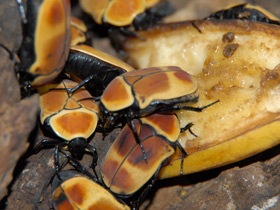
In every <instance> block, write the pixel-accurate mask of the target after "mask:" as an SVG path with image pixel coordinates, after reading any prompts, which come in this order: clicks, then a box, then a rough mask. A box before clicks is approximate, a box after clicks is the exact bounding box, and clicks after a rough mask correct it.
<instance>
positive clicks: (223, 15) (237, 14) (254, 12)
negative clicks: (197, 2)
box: [205, 4, 280, 25]
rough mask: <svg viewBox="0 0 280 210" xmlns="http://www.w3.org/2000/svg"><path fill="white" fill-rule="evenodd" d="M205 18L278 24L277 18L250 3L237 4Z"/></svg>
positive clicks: (279, 23)
mask: <svg viewBox="0 0 280 210" xmlns="http://www.w3.org/2000/svg"><path fill="white" fill-rule="evenodd" d="M205 19H207V20H213V19H214V20H215V19H218V20H224V19H242V20H249V21H252V22H264V23H270V24H276V25H280V22H279V19H278V18H277V17H276V16H274V15H272V14H271V13H270V12H268V11H267V10H265V9H263V8H262V7H259V6H255V5H252V4H237V5H233V6H229V7H228V8H226V9H224V10H221V11H218V12H215V13H213V14H211V15H209V16H208V17H207V18H205Z"/></svg>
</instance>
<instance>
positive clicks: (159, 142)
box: [101, 113, 192, 200]
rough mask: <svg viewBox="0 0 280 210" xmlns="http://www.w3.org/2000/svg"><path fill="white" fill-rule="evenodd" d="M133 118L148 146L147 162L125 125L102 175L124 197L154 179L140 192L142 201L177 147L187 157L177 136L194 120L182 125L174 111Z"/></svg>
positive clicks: (109, 154)
mask: <svg viewBox="0 0 280 210" xmlns="http://www.w3.org/2000/svg"><path fill="white" fill-rule="evenodd" d="M133 121H134V124H135V128H136V130H137V134H138V136H139V139H140V142H141V144H142V145H143V146H144V148H145V151H146V155H147V162H145V160H144V158H143V155H142V151H141V148H140V147H139V145H137V143H136V141H135V137H134V135H133V131H132V129H131V128H130V127H129V126H128V125H125V126H124V128H123V129H122V130H121V132H120V134H119V136H118V137H117V139H116V140H115V141H114V143H113V144H112V146H111V147H110V149H109V151H108V153H107V155H106V157H105V160H104V162H103V164H102V169H101V175H102V179H103V182H104V184H105V185H106V186H107V187H108V188H109V189H110V190H111V191H112V192H113V193H115V194H117V196H119V197H121V198H124V199H125V198H128V197H131V196H132V195H133V194H135V193H136V192H137V191H139V190H140V189H141V188H144V186H146V185H147V183H149V182H151V184H150V185H149V186H148V187H147V188H144V191H143V193H141V197H140V198H139V199H140V200H141V199H143V196H145V195H146V194H147V191H148V190H149V189H150V188H151V187H152V186H153V182H154V180H155V178H156V176H157V174H158V172H159V170H160V168H161V166H162V165H163V164H164V163H165V162H166V161H167V160H168V159H169V158H170V157H171V156H172V155H173V154H174V152H175V150H176V147H179V149H180V150H181V151H182V154H183V155H182V161H183V159H184V157H186V156H187V153H186V152H185V150H184V149H183V148H182V146H181V144H180V143H179V142H178V138H179V135H180V133H182V132H185V131H186V130H190V127H191V126H192V123H189V124H187V125H186V126H185V127H184V128H180V123H179V119H178V118H177V116H176V115H175V114H173V113H156V114H152V115H149V116H146V117H142V118H138V119H134V120H133ZM181 171H182V170H181Z"/></svg>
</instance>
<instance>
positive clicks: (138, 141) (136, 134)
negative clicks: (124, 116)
mask: <svg viewBox="0 0 280 210" xmlns="http://www.w3.org/2000/svg"><path fill="white" fill-rule="evenodd" d="M127 124H128V126H129V128H130V129H131V130H132V133H133V136H134V138H135V140H136V143H137V144H138V145H139V146H140V147H141V149H142V153H143V158H144V160H145V162H146V163H148V160H147V155H146V152H145V149H144V146H143V144H142V143H141V140H140V139H139V135H138V133H137V130H136V127H135V124H134V120H132V119H128V120H127Z"/></svg>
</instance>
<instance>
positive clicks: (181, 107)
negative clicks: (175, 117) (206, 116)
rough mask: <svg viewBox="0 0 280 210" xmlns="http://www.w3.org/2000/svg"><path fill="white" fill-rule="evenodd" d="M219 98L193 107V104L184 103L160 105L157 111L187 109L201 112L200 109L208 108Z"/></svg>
mask: <svg viewBox="0 0 280 210" xmlns="http://www.w3.org/2000/svg"><path fill="white" fill-rule="evenodd" d="M219 101H220V100H217V101H214V102H212V103H210V104H207V105H205V106H203V107H193V106H184V105H173V106H166V107H162V108H160V109H159V110H157V111H158V112H167V111H176V110H188V111H194V112H202V110H204V109H206V108H208V107H209V106H212V105H214V104H216V103H218V102H219Z"/></svg>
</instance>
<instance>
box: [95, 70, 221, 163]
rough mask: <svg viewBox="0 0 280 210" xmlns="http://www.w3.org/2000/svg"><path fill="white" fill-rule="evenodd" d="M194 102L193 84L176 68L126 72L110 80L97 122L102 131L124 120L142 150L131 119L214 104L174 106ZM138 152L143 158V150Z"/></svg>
mask: <svg viewBox="0 0 280 210" xmlns="http://www.w3.org/2000/svg"><path fill="white" fill-rule="evenodd" d="M197 101H198V95H197V81H196V80H195V78H194V77H193V76H191V75H190V74H188V73H187V72H185V71H184V70H182V69H181V68H179V67H176V66H165V67H151V68H146V69H141V70H137V71H132V72H127V73H124V74H122V75H120V76H118V77H116V78H115V79H114V80H112V82H111V83H110V84H109V85H108V86H107V87H106V89H105V90H104V93H103V94H102V96H101V98H100V105H99V108H100V119H101V121H102V124H103V127H104V130H105V131H106V130H107V131H108V130H112V129H113V128H114V126H115V125H116V124H118V123H122V122H123V121H124V120H126V122H127V123H128V125H129V127H130V128H132V130H133V133H134V136H135V138H136V141H137V143H138V144H139V145H140V146H141V147H142V145H141V144H140V140H139V138H138V135H137V131H136V128H135V125H134V121H133V120H132V119H134V118H139V117H143V116H147V115H149V114H152V113H155V112H168V111H175V110H190V111H196V112H201V111H202V110H203V109H205V108H207V107H209V106H211V105H213V104H214V103H217V102H218V101H215V102H213V103H211V104H208V105H206V106H204V107H192V106H185V105H178V104H179V103H186V102H197ZM142 151H143V155H144V158H145V151H144V148H143V147H142Z"/></svg>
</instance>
